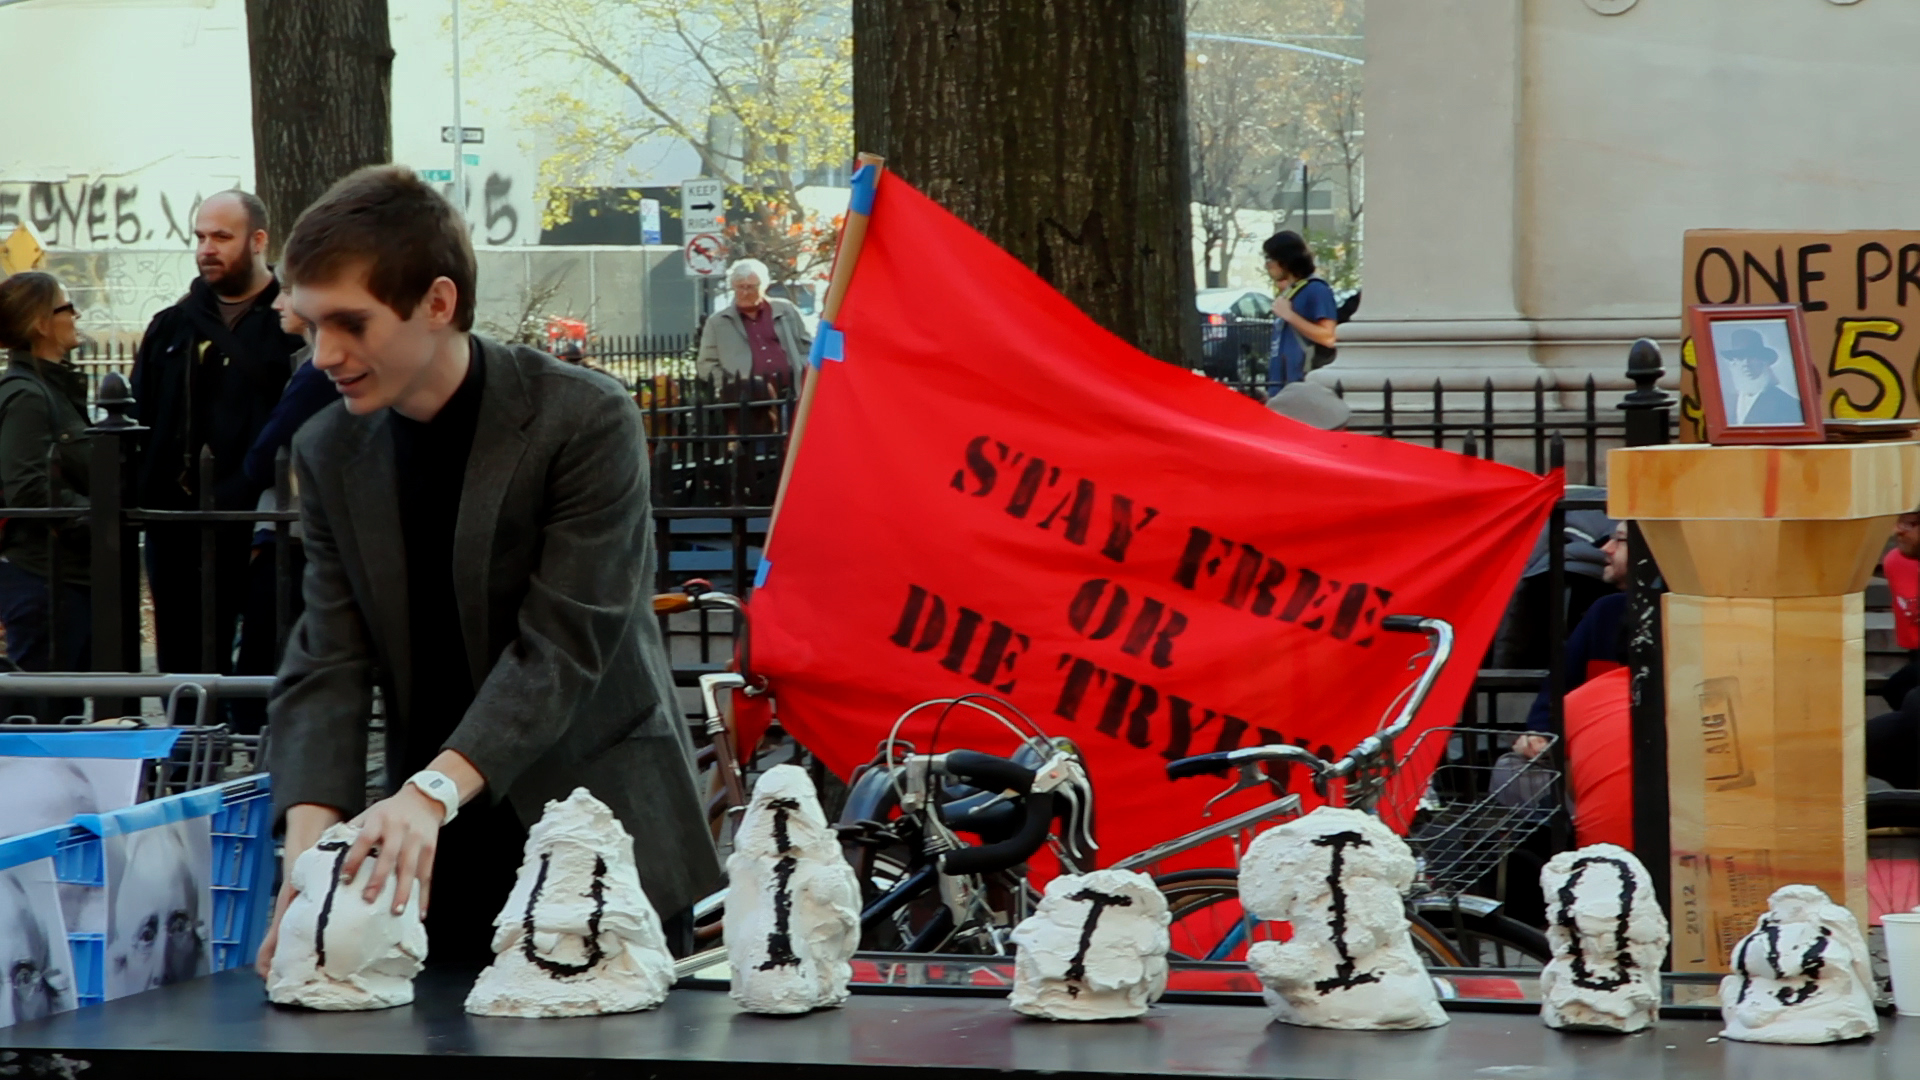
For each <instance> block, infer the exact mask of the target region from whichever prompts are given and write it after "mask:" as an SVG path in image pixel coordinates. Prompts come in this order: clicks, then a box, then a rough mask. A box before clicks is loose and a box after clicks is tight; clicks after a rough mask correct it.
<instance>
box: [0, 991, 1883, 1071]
mask: <svg viewBox="0 0 1920 1080" xmlns="http://www.w3.org/2000/svg"><path fill="white" fill-rule="evenodd" d="M471 983H472V975H471V974H461V973H457V972H439V971H428V972H427V973H426V974H424V975H422V976H421V978H420V980H419V981H418V982H417V983H416V993H417V998H416V1000H415V1002H414V1004H412V1005H410V1006H404V1007H401V1008H397V1009H386V1010H382V1011H379V1012H360V1013H314V1012H306V1011H302V1010H291V1009H281V1008H276V1007H274V1006H270V1005H268V1004H266V1001H265V998H264V995H263V993H262V990H261V985H260V980H259V979H258V978H257V977H255V976H254V975H253V974H252V973H251V972H249V971H229V972H225V973H223V974H220V975H215V976H213V977H211V978H206V979H199V980H196V981H194V982H191V983H184V984H181V985H178V986H172V987H167V988H165V989H161V990H155V991H151V992H148V993H145V994H139V995H136V996H134V997H129V998H123V999H121V1000H119V1001H113V1002H108V1003H107V1004H105V1005H103V1006H99V1007H95V1008H90V1009H82V1010H80V1011H78V1012H71V1013H66V1014H64V1015H61V1016H57V1017H53V1018H50V1019H47V1020H42V1021H36V1022H33V1023H27V1024H21V1025H17V1026H15V1027H12V1028H0V1075H7V1076H27V1077H32V1076H75V1075H79V1076H84V1077H85V1080H102V1078H108V1077H119V1076H138V1077H140V1080H152V1078H154V1077H167V1076H208V1077H222V1078H226V1077H234V1078H243V1080H295V1078H302V1077H353V1078H355V1080H362V1078H365V1080H377V1078H380V1077H388V1076H393V1077H406V1078H408V1080H432V1078H438V1077H449V1078H451V1077H460V1078H468V1077H476V1078H477V1077H515V1078H519V1077H534V1078H538V1080H563V1078H570V1077H614V1076H619V1077H659V1078H673V1077H692V1076H699V1077H707V1078H714V1077H725V1078H728V1080H732V1078H736V1077H738V1078H754V1077H770V1076H782V1077H822V1078H824V1077H829V1076H831V1077H864V1076H881V1075H888V1074H894V1073H900V1074H913V1075H922V1076H926V1077H928V1080H947V1078H949V1077H955V1078H958V1077H986V1076H1004V1075H1007V1074H1013V1075H1039V1074H1043V1073H1044V1074H1049V1075H1052V1076H1057V1077H1068V1078H1078V1077H1129V1076H1196V1077H1263V1078H1276V1077H1281V1078H1285V1077H1298V1078H1302V1080H1335V1078H1348V1077H1354V1078H1359V1077H1365V1078H1368V1080H1375V1078H1395V1077H1399V1078H1414V1080H1453V1078H1473V1080H1483V1078H1520V1080H1535V1078H1547V1077H1568V1078H1578V1080H1611V1078H1621V1080H1628V1078H1631V1080H1643V1078H1648V1077H1663V1078H1681V1077H1703V1078H1704V1077H1711V1078H1714V1080H1732V1078H1740V1080H1745V1078H1753V1080H1771V1078H1776V1077H1777V1078H1780V1080H1805V1078H1815V1080H1842V1078H1845V1080H1855V1078H1867V1077H1886V1078H1889V1080H1891V1078H1896V1077H1899V1078H1910V1077H1915V1076H1920V1022H1914V1021H1907V1022H1905V1024H1904V1026H1903V1024H1902V1023H1901V1022H1900V1021H1899V1020H1898V1019H1897V1018H1883V1026H1882V1030H1881V1033H1880V1034H1879V1035H1878V1036H1876V1037H1875V1038H1873V1039H1870V1040H1863V1041H1860V1042H1855V1043H1848V1044H1843V1045H1838V1046H1820V1047H1796V1046H1762V1045H1754V1044H1748V1043H1736V1042H1731V1041H1727V1040H1721V1039H1717V1038H1716V1035H1717V1034H1718V1031H1719V1024H1718V1023H1716V1022H1712V1021H1704V1020H1663V1021H1662V1022H1661V1023H1660V1025H1659V1026H1658V1027H1656V1028H1655V1029H1654V1030H1653V1031H1652V1032H1648V1033H1643V1034H1640V1035H1633V1036H1603V1035H1570V1034H1564V1033H1560V1032H1554V1031H1549V1030H1547V1028H1546V1027H1545V1026H1543V1025H1542V1024H1541V1023H1540V1021H1539V1018H1538V1017H1537V1016H1533V1015H1529V1014H1526V1013H1484V1012H1467V1011H1455V1012H1452V1013H1451V1014H1450V1015H1451V1017H1452V1022H1451V1023H1450V1024H1448V1025H1447V1026H1445V1027H1441V1028H1436V1029H1432V1030H1428V1031H1413V1032H1352V1031H1319V1030H1313V1029H1309V1028H1297V1027H1289V1026H1287V1025H1283V1024H1274V1023H1270V1022H1269V1018H1268V1013H1267V1011H1266V1010H1265V1009H1264V1008H1253V1007H1247V1006H1243V1005H1225V1004H1221V1005H1165V1004H1162V1005H1159V1006H1156V1007H1155V1008H1154V1009H1153V1011H1152V1012H1151V1013H1150V1014H1149V1015H1148V1016H1147V1017H1145V1018H1144V1019H1142V1020H1138V1021H1130V1022H1128V1021H1123V1022H1115V1023H1096V1024H1066V1023H1049V1022H1046V1021H1041V1020H1029V1019H1025V1018H1022V1017H1020V1016H1017V1015H1015V1014H1014V1013H1013V1012H1012V1011H1011V1010H1009V1009H1008V1008H1007V1004H1006V1001H1005V1000H1004V999H1001V998H983V997H943V996H932V995H929V996H909V995H900V994H890V995H869V994H856V995H855V996H854V998H853V999H852V1000H851V1001H849V1002H848V1003H847V1004H846V1006H844V1007H843V1008H839V1009H830V1010H824V1011H821V1012H816V1013H810V1014H808V1015H805V1016H798V1017H766V1016H753V1015H748V1014H746V1013H743V1012H741V1011H740V1010H739V1009H738V1008H737V1007H736V1006H735V1005H734V1004H733V1002H732V1001H731V1000H730V999H729V998H728V997H727V995H726V994H725V993H723V992H719V991H714V990H698V989H680V990H676V991H674V992H673V994H672V995H670V996H669V997H668V998H667V1001H666V1004H664V1005H662V1006H661V1007H660V1008H659V1009H656V1010H654V1011H651V1012H645V1013H630V1014H625V1015H620V1016H604V1017H590V1018H582V1019H570V1020H505V1019H495V1018H487V1017H473V1016H468V1015H466V1013H464V1012H463V1011H462V1009H461V1003H462V1001H463V1000H464V998H465V996H466V991H467V988H468V987H469V986H470V985H471ZM83 1065H84V1068H82V1067H81V1066H83ZM10 1068H11V1069H12V1070H14V1071H11V1072H10V1071H9V1069H10Z"/></svg>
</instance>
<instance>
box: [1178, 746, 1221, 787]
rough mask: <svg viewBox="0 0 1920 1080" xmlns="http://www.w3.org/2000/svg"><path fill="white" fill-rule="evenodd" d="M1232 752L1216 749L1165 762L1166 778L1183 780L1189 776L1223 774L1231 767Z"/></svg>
mask: <svg viewBox="0 0 1920 1080" xmlns="http://www.w3.org/2000/svg"><path fill="white" fill-rule="evenodd" d="M1233 765H1234V762H1233V752H1232V751H1231V750H1217V751H1215V752H1213V753H1211V754H1196V755H1194V756H1193V757H1189V758H1181V759H1180V760H1178V761H1169V762H1167V779H1169V780H1185V779H1186V778H1187V777H1189V776H1225V775H1226V774H1227V773H1228V772H1230V771H1232V769H1233Z"/></svg>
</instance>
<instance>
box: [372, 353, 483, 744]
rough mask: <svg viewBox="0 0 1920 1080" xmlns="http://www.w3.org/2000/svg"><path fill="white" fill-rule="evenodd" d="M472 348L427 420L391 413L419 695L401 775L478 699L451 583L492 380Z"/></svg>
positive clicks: (440, 740)
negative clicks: (466, 487)
mask: <svg viewBox="0 0 1920 1080" xmlns="http://www.w3.org/2000/svg"><path fill="white" fill-rule="evenodd" d="M469 340H470V341H472V339H469ZM470 349H471V351H470V352H469V353H468V361H467V377H466V378H465V379H464V380H462V381H461V383H460V388H459V389H458V390H455V391H454V393H453V397H451V398H449V399H447V403H446V405H445V406H443V407H442V408H441V409H440V411H439V413H437V414H435V416H434V417H433V419H431V420H428V421H427V422H425V423H421V422H420V421H418V420H409V419H408V418H406V417H405V416H402V415H400V413H398V412H394V413H393V414H392V417H391V420H392V423H391V427H392V429H393V457H394V472H395V474H396V478H397V480H398V481H399V483H398V494H399V497H400V530H401V533H402V536H403V538H404V541H405V544H406V558H407V611H408V625H409V627H410V628H411V629H410V634H409V638H410V641H409V644H410V645H411V647H412V651H413V672H412V675H413V679H412V683H413V700H412V703H411V708H410V709H409V717H408V724H407V737H406V743H407V745H406V746H404V747H401V748H399V749H400V757H401V762H400V764H401V766H402V767H401V768H399V769H397V770H395V772H394V779H395V780H396V781H397V780H402V779H405V778H406V777H408V776H411V775H412V774H413V773H415V772H417V771H419V770H420V769H424V768H426V767H427V764H428V762H430V761H432V760H433V757H434V755H435V754H437V753H439V751H440V746H441V744H442V743H444V742H446V740H447V737H448V736H449V735H451V734H453V729H454V728H456V727H458V726H459V724H460V719H461V717H463V716H465V715H466V712H467V706H469V705H471V704H472V703H473V694H474V685H473V675H472V672H471V671H470V670H469V669H468V667H467V650H466V644H465V642H464V640H463V639H462V637H461V634H460V607H459V603H458V601H457V599H456V598H455V596H454V591H453V535H454V527H455V525H456V523H457V522H458V521H459V518H460V488H461V485H462V484H464V483H465V481H466V476H467V457H468V455H469V454H470V453H471V452H472V450H473V436H474V431H475V430H476V428H477V427H478V425H479V421H480V395H481V390H482V387H483V385H484V384H485V381H486V365H485V363H484V362H483V360H482V358H481V355H480V345H479V342H477V341H472V344H471V346H470Z"/></svg>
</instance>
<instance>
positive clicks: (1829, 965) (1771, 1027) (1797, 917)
mask: <svg viewBox="0 0 1920 1080" xmlns="http://www.w3.org/2000/svg"><path fill="white" fill-rule="evenodd" d="M1730 966H1731V967H1732V969H1733V974H1731V975H1728V976H1727V977H1726V978H1724V979H1722V980H1720V1016H1721V1018H1722V1019H1723V1020H1725V1021H1726V1025H1727V1027H1726V1030H1725V1031H1722V1032H1721V1033H1720V1034H1721V1035H1722V1036H1724V1037H1726V1038H1729V1039H1740V1040H1743V1041H1745V1042H1768V1043H1802V1044H1811V1043H1830V1042H1843V1041H1845V1040H1847V1039H1858V1038H1862V1037H1864V1036H1867V1035H1872V1034H1873V1033H1874V1032H1876V1031H1879V1030H1880V1018H1879V1017H1877V1016H1875V1015H1874V1014H1873V970H1872V967H1871V961H1870V960H1869V959H1868V957H1867V944H1866V941H1865V940H1864V939H1863V938H1862V937H1861V936H1860V926H1859V924H1858V923H1856V922H1854V921H1853V913H1852V912H1850V911H1848V910H1847V909H1846V908H1843V907H1841V906H1840V905H1838V904H1836V903H1834V902H1833V901H1832V900H1830V899H1828V898H1827V894H1826V893H1824V892H1822V891H1820V889H1818V888H1816V887H1815V886H1812V885H1787V886H1783V887H1782V888H1780V889H1777V890H1775V892H1774V894H1773V895H1772V896H1770V897H1768V898H1767V913H1766V914H1765V915H1762V916H1760V922H1759V924H1758V925H1757V926H1755V927H1754V928H1753V933H1751V934H1748V935H1747V936H1746V937H1744V938H1741V939H1740V944H1738V945H1735V946H1734V947H1733V959H1732V963H1731V965H1730Z"/></svg>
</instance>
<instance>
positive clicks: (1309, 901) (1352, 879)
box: [1240, 806, 1447, 1029]
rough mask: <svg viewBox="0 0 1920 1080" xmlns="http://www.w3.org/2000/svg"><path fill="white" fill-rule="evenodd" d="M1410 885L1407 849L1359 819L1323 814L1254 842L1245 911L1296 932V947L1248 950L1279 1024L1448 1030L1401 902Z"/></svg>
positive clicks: (1330, 811)
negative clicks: (1414, 942)
mask: <svg viewBox="0 0 1920 1080" xmlns="http://www.w3.org/2000/svg"><path fill="white" fill-rule="evenodd" d="M1412 885H1413V852H1412V851H1410V850H1408V848H1407V845H1406V842H1405V841H1403V840H1401V839H1400V838H1399V837H1398V836H1395V835H1394V834H1393V831H1392V830H1391V829H1388V828H1387V827H1386V826H1385V825H1382V824H1380V822H1379V821H1378V820H1376V819H1374V818H1373V817H1371V816H1369V815H1367V814H1363V813H1361V812H1360V811H1358V810H1343V809H1337V808H1334V807H1328V806H1323V807H1321V808H1320V809H1318V810H1315V811H1314V812H1313V813H1311V814H1308V815H1307V816H1306V817H1303V818H1299V819H1296V820H1294V821H1289V822H1287V823H1286V824H1284V825H1278V826H1275V827H1274V828H1271V829H1268V830H1267V831H1266V832H1264V833H1261V834H1260V835H1259V836H1258V837H1257V838H1255V839H1254V841H1253V843H1252V844H1249V845H1248V846H1247V855H1246V858H1245V859H1243V860H1242V861H1241V866H1240V902H1241V903H1242V904H1244V905H1245V906H1246V909H1247V911H1248V912H1249V913H1251V914H1252V915H1253V916H1254V917H1255V918H1259V919H1274V920H1284V921H1286V922H1289V923H1292V924H1293V937H1292V938H1291V939H1289V940H1287V941H1285V942H1279V941H1259V942H1255V943H1254V944H1253V946H1252V947H1251V948H1249V949H1248V950H1247V963H1248V964H1250V965H1251V966H1252V967H1253V972H1254V974H1255V975H1258V976H1259V977H1260V981H1261V982H1262V983H1264V984H1265V985H1266V987H1267V992H1266V998H1267V1004H1268V1005H1269V1006H1271V1007H1272V1008H1273V1015H1274V1018H1275V1019H1277V1020H1281V1021H1284V1022H1286V1023H1289V1024H1299V1025H1301V1026H1302V1027H1324V1028H1348V1029H1385V1028H1428V1027H1439V1026H1440V1025H1441V1024H1444V1023H1446V1022H1447V1014H1446V1013H1445V1012H1443V1011H1441V1009H1440V1001H1439V999H1438V997H1437V996H1436V995H1435V993H1434V989H1433V980H1432V979H1431V978H1429V977H1428V976H1427V971H1426V967H1425V966H1424V965H1422V964H1421V963H1420V957H1419V955H1418V954H1416V953H1415V952H1414V951H1413V939H1412V937H1411V935H1410V934H1409V932H1408V930H1407V915H1406V908H1405V903H1404V901H1403V899H1402V898H1403V897H1404V896H1405V895H1406V892H1407V890H1408V889H1409V888H1411V887H1412Z"/></svg>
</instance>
